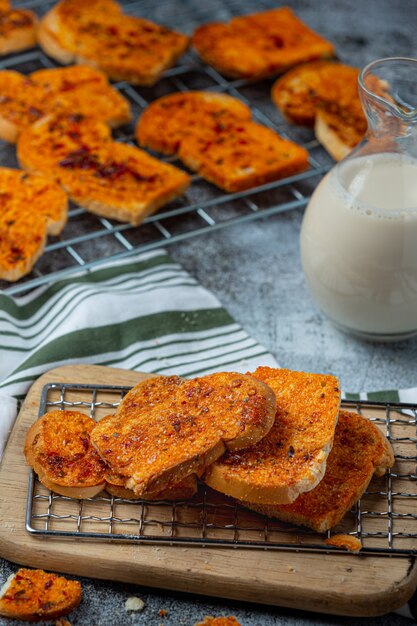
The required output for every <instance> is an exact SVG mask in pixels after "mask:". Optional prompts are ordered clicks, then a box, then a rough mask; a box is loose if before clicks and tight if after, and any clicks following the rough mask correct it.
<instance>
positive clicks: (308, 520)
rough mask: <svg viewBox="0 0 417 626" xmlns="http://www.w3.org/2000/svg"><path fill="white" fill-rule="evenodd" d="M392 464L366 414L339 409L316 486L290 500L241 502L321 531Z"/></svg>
mask: <svg viewBox="0 0 417 626" xmlns="http://www.w3.org/2000/svg"><path fill="white" fill-rule="evenodd" d="M393 465H394V455H393V452H392V448H391V445H390V444H389V442H388V440H387V439H386V438H385V437H384V435H383V434H382V433H381V431H380V430H379V429H378V428H377V426H375V425H374V424H373V423H372V422H371V421H370V420H368V419H367V418H366V417H362V416H360V415H357V414H356V413H351V412H349V411H340V414H339V421H338V424H337V427H336V432H335V438H334V443H333V448H332V451H331V452H330V455H329V459H328V462H327V469H326V473H325V475H324V478H323V480H322V481H321V482H320V483H319V484H318V485H317V487H316V488H315V489H313V491H309V492H308V493H302V494H301V495H300V496H298V498H297V499H296V500H295V502H292V503H291V504H286V505H279V506H270V505H258V504H248V503H245V506H248V507H249V508H251V509H254V510H255V511H258V512H260V513H263V514H265V515H268V516H270V517H276V518H278V519H280V520H282V521H285V522H290V523H293V524H299V525H302V526H308V527H309V528H312V529H313V530H316V531H317V532H325V531H326V530H328V529H329V528H333V527H334V526H336V525H337V524H338V523H339V522H340V521H341V519H342V518H343V517H344V516H345V515H346V513H347V512H348V511H349V510H350V509H351V508H352V506H353V505H354V504H355V503H356V502H357V501H358V500H359V498H360V497H361V496H362V495H363V493H364V492H365V490H366V488H367V487H368V485H369V483H370V481H371V479H372V476H374V475H375V476H382V475H383V474H384V473H385V471H386V470H387V468H389V467H392V466H393ZM332 545H335V544H332Z"/></svg>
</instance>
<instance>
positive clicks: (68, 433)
mask: <svg viewBox="0 0 417 626" xmlns="http://www.w3.org/2000/svg"><path fill="white" fill-rule="evenodd" d="M94 424H95V422H94V420H92V419H91V418H90V417H88V416H87V415H84V414H83V413H79V412H77V411H59V410H57V411H51V412H50V413H45V415H43V416H42V417H40V418H39V419H38V420H37V421H36V422H35V423H34V424H33V425H32V426H31V428H30V429H29V431H28V433H27V435H26V441H25V456H26V460H27V462H28V464H29V465H30V466H31V467H33V469H34V470H35V472H36V473H37V475H38V477H39V480H40V481H41V483H42V484H43V485H45V487H47V488H48V489H50V490H51V491H54V492H55V493H59V494H61V495H64V496H69V497H71V498H81V499H84V498H92V497H94V496H95V495H97V494H98V493H100V491H102V490H103V489H104V487H105V484H106V481H105V476H106V473H107V471H108V468H107V466H106V464H105V463H103V461H102V459H101V458H100V456H99V455H98V454H97V452H96V451H95V449H94V448H93V446H92V445H91V441H90V435H91V431H92V429H93V428H94Z"/></svg>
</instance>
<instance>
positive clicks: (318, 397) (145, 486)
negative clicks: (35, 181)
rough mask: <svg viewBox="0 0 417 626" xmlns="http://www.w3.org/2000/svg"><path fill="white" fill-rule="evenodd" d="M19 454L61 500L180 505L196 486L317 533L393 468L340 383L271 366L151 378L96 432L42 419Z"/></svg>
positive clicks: (83, 420) (81, 424) (81, 421)
mask: <svg viewBox="0 0 417 626" xmlns="http://www.w3.org/2000/svg"><path fill="white" fill-rule="evenodd" d="M63 417H65V419H63ZM25 455H26V459H27V462H28V464H29V465H31V466H32V467H33V468H34V469H35V471H36V473H37V474H38V477H39V480H40V481H41V482H42V483H43V484H44V485H45V486H46V487H47V488H49V489H51V490H53V491H55V492H57V493H60V494H62V495H65V496H70V497H76V498H88V497H92V496H94V495H96V494H98V493H100V491H101V490H102V489H104V488H105V489H106V490H107V491H108V492H109V493H110V494H112V495H114V496H116V497H120V498H125V499H144V500H158V499H159V500H169V499H173V500H175V499H181V500H185V499H187V498H190V497H192V495H194V493H195V492H196V490H197V477H198V478H200V479H201V480H203V481H204V482H205V483H206V484H207V485H208V486H210V487H211V488H212V489H215V490H216V491H218V492H220V493H222V494H225V495H226V496H229V497H232V498H234V499H235V500H237V501H238V502H239V503H240V504H242V505H243V506H245V507H247V508H249V509H252V510H254V511H257V512H259V513H262V514H264V515H267V516H270V517H274V518H277V519H280V520H282V521H284V522H290V523H292V524H299V525H303V526H307V527H309V528H312V529H314V530H315V531H317V532H325V531H326V530H328V529H329V528H332V527H334V526H336V525H337V524H338V523H339V522H340V521H341V519H342V518H343V517H344V515H345V514H346V513H347V512H348V511H349V510H350V509H351V508H352V506H353V505H354V504H355V503H356V502H357V500H358V499H359V498H360V497H361V496H362V494H363V493H364V491H365V490H366V488H367V486H368V484H369V482H370V481H371V479H372V477H373V476H374V475H375V476H382V475H383V474H384V473H385V472H386V470H387V469H388V468H390V467H392V466H393V463H394V455H393V452H392V449H391V446H390V444H389V442H388V440H387V439H386V438H385V437H384V435H383V434H382V432H381V431H380V430H379V429H378V428H377V427H376V426H375V425H374V424H373V423H372V422H371V421H369V420H368V419H367V418H365V417H362V416H360V415H358V414H356V413H351V412H348V411H344V410H342V411H341V410H340V387H339V383H338V380H337V378H335V377H334V376H331V375H320V374H309V373H304V372H293V371H290V370H285V369H273V368H269V367H259V368H258V369H257V370H256V371H255V372H253V373H252V374H235V373H218V374H211V375H208V376H203V377H201V378H197V379H193V380H184V379H181V378H179V377H176V376H171V377H162V376H158V377H155V378H151V379H147V380H145V381H144V382H142V383H139V384H138V385H136V386H135V387H134V388H133V389H132V390H131V391H130V392H129V393H128V394H127V395H126V396H125V397H124V398H123V400H122V401H121V403H120V405H119V407H118V409H117V411H116V413H115V414H114V415H109V416H107V417H105V418H103V419H102V420H100V422H98V423H95V422H94V421H93V420H92V419H91V418H89V417H87V416H85V415H83V414H80V413H76V412H70V411H66V412H65V416H63V413H62V411H52V412H50V413H46V414H45V415H43V416H42V417H41V418H39V420H37V421H36V422H35V423H34V424H33V426H32V427H31V429H30V430H29V432H28V434H27V438H26V443H25Z"/></svg>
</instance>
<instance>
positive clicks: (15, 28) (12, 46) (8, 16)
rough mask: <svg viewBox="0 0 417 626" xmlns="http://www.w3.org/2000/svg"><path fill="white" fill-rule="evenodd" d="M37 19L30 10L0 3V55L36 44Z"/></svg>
mask: <svg viewBox="0 0 417 626" xmlns="http://www.w3.org/2000/svg"><path fill="white" fill-rule="evenodd" d="M36 24H37V19H36V16H35V14H34V13H32V11H27V10H23V9H13V8H12V7H11V6H10V3H9V2H7V1H6V0H2V2H1V3H0V55H4V54H11V53H12V52H20V51H21V50H26V49H27V48H32V46H35V45H36Z"/></svg>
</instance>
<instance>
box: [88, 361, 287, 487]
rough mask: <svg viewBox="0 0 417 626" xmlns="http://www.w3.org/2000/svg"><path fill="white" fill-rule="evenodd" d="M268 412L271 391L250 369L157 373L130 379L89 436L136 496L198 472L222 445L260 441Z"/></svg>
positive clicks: (221, 450)
mask: <svg viewBox="0 0 417 626" xmlns="http://www.w3.org/2000/svg"><path fill="white" fill-rule="evenodd" d="M274 416H275V397H274V394H273V392H272V390H271V389H270V388H269V387H268V386H267V385H265V384H264V383H263V382H261V381H259V380H256V379H254V378H253V377H252V376H248V375H243V374H234V373H218V374H210V375H208V376H203V377H201V378H196V379H193V380H183V379H181V378H179V377H178V376H170V377H163V376H160V377H156V378H152V379H149V380H145V381H144V382H142V383H139V384H138V385H136V386H135V387H134V388H133V389H132V390H131V391H130V392H129V393H128V394H127V395H126V396H125V398H124V399H123V400H122V402H121V404H120V406H119V408H118V410H117V412H116V414H115V415H114V416H113V417H112V416H110V417H107V418H105V419H103V420H101V421H100V422H99V423H98V424H97V425H96V426H95V428H94V429H93V431H92V433H91V440H92V442H93V445H94V446H95V447H96V449H97V450H98V452H99V453H100V455H101V457H102V458H103V460H104V461H106V462H107V463H108V464H109V466H110V467H111V468H112V471H113V472H115V473H116V474H120V475H122V476H125V477H126V478H127V481H126V487H127V488H128V489H132V490H133V491H134V492H135V494H136V495H138V496H141V495H142V494H144V493H145V492H152V491H159V490H162V489H164V488H165V487H166V486H169V485H173V484H175V483H178V482H180V481H181V480H182V479H184V478H186V477H187V476H189V475H191V474H197V475H199V474H201V473H202V472H203V471H204V470H205V469H206V467H207V466H208V465H210V463H212V462H213V461H215V460H216V459H218V458H219V457H220V456H221V455H222V454H223V453H224V451H225V450H226V448H228V449H230V450H236V449H239V448H242V447H245V446H248V445H250V444H251V443H252V442H256V441H259V439H261V438H262V437H263V436H265V434H266V433H267V432H268V431H269V429H270V428H271V426H272V423H273V421H274Z"/></svg>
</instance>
